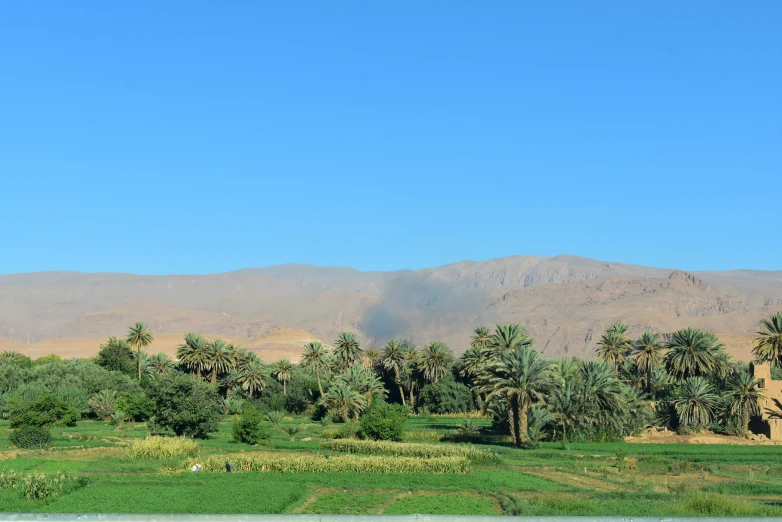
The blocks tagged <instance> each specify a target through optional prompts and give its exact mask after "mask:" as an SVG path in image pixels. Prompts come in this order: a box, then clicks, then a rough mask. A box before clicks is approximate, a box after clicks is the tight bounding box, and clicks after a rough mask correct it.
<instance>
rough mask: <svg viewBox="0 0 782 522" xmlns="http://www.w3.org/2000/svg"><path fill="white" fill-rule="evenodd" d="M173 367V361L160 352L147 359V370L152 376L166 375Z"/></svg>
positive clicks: (174, 365)
mask: <svg viewBox="0 0 782 522" xmlns="http://www.w3.org/2000/svg"><path fill="white" fill-rule="evenodd" d="M175 367H176V364H175V363H174V360H173V359H171V357H169V356H168V355H166V354H164V353H162V352H161V353H159V354H157V355H153V356H151V357H150V358H149V369H150V372H152V374H154V375H168V374H169V373H171V372H173V371H174V368H175Z"/></svg>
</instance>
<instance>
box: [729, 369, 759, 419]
mask: <svg viewBox="0 0 782 522" xmlns="http://www.w3.org/2000/svg"><path fill="white" fill-rule="evenodd" d="M759 384H760V382H759V381H758V380H757V379H755V378H754V377H752V376H751V375H750V374H749V373H745V372H735V373H734V374H733V375H731V376H730V379H728V397H730V413H731V415H736V416H738V417H739V418H740V419H741V425H742V426H743V427H744V431H745V432H746V431H747V430H749V418H750V416H751V415H759V414H760V402H761V401H762V400H763V399H764V398H765V396H764V394H763V391H762V390H761V389H760V388H759V387H758V386H759Z"/></svg>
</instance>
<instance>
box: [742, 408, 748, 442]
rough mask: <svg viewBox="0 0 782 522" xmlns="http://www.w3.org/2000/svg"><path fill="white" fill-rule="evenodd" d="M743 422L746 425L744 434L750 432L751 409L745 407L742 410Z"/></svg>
mask: <svg viewBox="0 0 782 522" xmlns="http://www.w3.org/2000/svg"><path fill="white" fill-rule="evenodd" d="M741 424H742V425H743V426H744V434H745V435H746V434H747V433H749V410H748V409H747V408H744V411H742V412H741Z"/></svg>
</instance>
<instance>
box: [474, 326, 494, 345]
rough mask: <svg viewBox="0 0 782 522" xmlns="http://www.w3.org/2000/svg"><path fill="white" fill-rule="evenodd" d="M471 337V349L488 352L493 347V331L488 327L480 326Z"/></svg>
mask: <svg viewBox="0 0 782 522" xmlns="http://www.w3.org/2000/svg"><path fill="white" fill-rule="evenodd" d="M473 332H474V334H473V335H472V336H471V337H470V348H475V349H476V350H479V351H480V350H486V349H487V348H489V346H490V345H491V330H489V327H488V326H478V327H476V328H475V330H474V331H473Z"/></svg>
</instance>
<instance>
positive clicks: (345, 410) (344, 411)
mask: <svg viewBox="0 0 782 522" xmlns="http://www.w3.org/2000/svg"><path fill="white" fill-rule="evenodd" d="M340 413H341V415H340V417H342V422H344V423H345V424H347V422H348V407H347V405H345V406H343V407H342V411H341V412H340Z"/></svg>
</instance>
